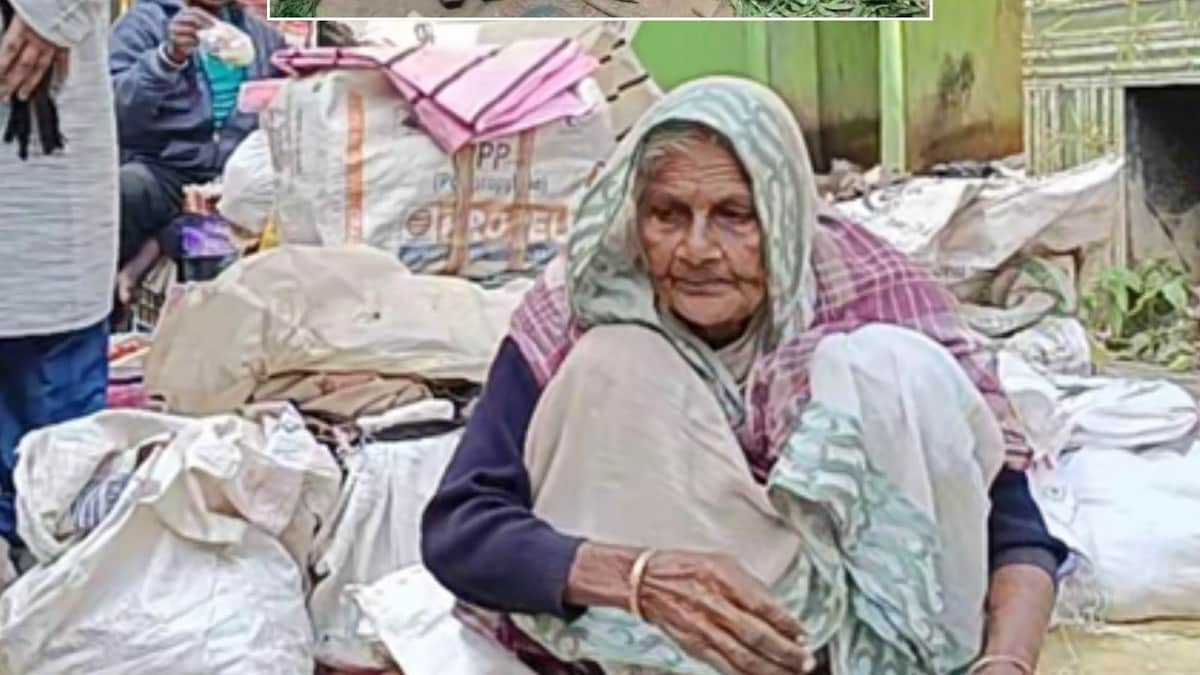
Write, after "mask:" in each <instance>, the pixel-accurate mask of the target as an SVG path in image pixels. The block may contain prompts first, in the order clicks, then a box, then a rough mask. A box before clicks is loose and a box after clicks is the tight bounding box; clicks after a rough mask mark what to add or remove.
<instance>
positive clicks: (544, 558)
mask: <svg viewBox="0 0 1200 675" xmlns="http://www.w3.org/2000/svg"><path fill="white" fill-rule="evenodd" d="M540 394H541V391H540V389H539V388H538V385H537V381H536V380H535V379H534V377H533V373H532V371H531V370H530V368H529V365H528V363H527V362H526V361H525V358H524V357H523V356H522V355H521V352H520V351H519V349H518V348H517V346H516V344H515V343H514V342H512V340H511V339H506V340H505V341H504V344H503V345H502V346H501V349H500V353H499V355H498V356H497V357H496V361H495V363H493V364H492V370H491V374H490V375H489V376H488V382H487V385H486V387H485V388H484V391H483V395H482V397H481V398H480V400H479V402H478V404H477V405H476V408H475V411H474V412H473V413H472V415H471V419H470V421H469V422H468V423H467V428H466V431H465V433H464V435H463V438H462V442H461V444H460V445H459V448H458V451H457V452H456V453H455V455H454V458H453V460H452V461H451V462H450V465H449V467H448V468H447V469H446V474H445V476H444V477H443V478H442V484H441V486H440V488H439V489H438V491H437V494H435V495H434V497H433V499H432V500H431V501H430V503H429V506H428V508H427V509H426V511H425V516H424V520H423V522H422V527H421V530H422V537H421V553H422V556H423V557H424V560H425V565H426V566H427V567H428V568H429V570H430V571H431V572H432V573H433V574H434V576H436V577H437V579H438V580H439V581H440V582H441V583H442V585H444V586H445V587H446V588H447V589H449V590H450V591H451V592H453V593H454V594H455V595H456V596H458V597H459V598H460V599H462V600H465V601H466V602H469V603H471V604H474V605H477V606H479V607H484V608H487V609H491V610H495V611H501V612H517V613H545V614H553V615H557V616H560V617H569V616H572V615H573V614H574V613H575V611H574V610H576V609H577V608H571V607H568V606H566V605H565V604H564V602H563V593H564V591H565V589H566V584H567V574H568V572H569V571H570V569H571V565H572V563H573V562H574V559H575V550H576V548H578V546H579V544H580V541H581V540H579V539H576V538H574V537H569V536H566V535H563V534H561V533H559V532H557V531H555V530H554V528H552V527H550V525H548V524H547V523H545V522H543V521H541V520H539V519H538V518H537V517H536V516H534V515H533V513H532V511H531V509H532V505H533V500H532V497H531V491H530V486H529V476H528V475H527V474H526V472H525V464H524V461H523V459H522V451H523V448H524V447H525V433H526V430H527V429H528V428H529V421H530V418H531V417H532V416H533V410H534V408H535V407H536V405H537V402H538V398H539V396H540ZM991 497H992V513H991V517H990V518H989V520H988V534H989V537H990V541H989V554H990V558H991V565H992V568H993V569H995V568H997V567H1000V566H1003V565H1007V564H1012V563H1026V564H1033V565H1036V566H1038V567H1041V568H1042V569H1045V570H1046V572H1047V573H1049V574H1050V575H1051V576H1054V573H1055V570H1056V569H1057V567H1058V565H1059V564H1061V563H1062V561H1063V560H1064V559H1065V558H1066V554H1067V551H1066V548H1065V547H1064V546H1063V545H1062V544H1061V543H1060V542H1058V541H1057V540H1055V539H1054V538H1052V537H1051V536H1050V533H1049V531H1048V530H1047V529H1046V524H1045V521H1043V519H1042V515H1041V511H1040V510H1039V509H1038V507H1037V504H1036V503H1035V502H1034V501H1033V497H1032V495H1031V494H1030V492H1029V484H1028V482H1027V480H1026V478H1025V474H1023V473H1020V472H1016V471H1012V470H1008V469H1005V470H1003V471H1001V472H1000V475H999V476H998V477H997V478H996V481H995V483H993V485H992V490H991Z"/></svg>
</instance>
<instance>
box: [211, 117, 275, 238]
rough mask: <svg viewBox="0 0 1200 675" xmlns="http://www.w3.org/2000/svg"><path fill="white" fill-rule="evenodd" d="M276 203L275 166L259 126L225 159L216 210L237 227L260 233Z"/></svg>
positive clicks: (265, 135) (252, 232)
mask: <svg viewBox="0 0 1200 675" xmlns="http://www.w3.org/2000/svg"><path fill="white" fill-rule="evenodd" d="M274 205H275V167H274V165H273V164H272V163H271V146H270V144H269V143H268V142H267V134H266V132H264V131H263V130H262V129H258V130H256V131H254V132H253V133H251V134H250V135H249V136H247V137H246V138H245V140H243V141H242V142H241V144H240V145H238V147H237V149H236V150H234V151H233V154H232V155H230V156H229V159H228V160H226V162H225V170H224V172H223V173H222V176H221V198H220V200H219V201H218V202H217V212H218V213H220V214H221V215H222V216H223V217H224V218H225V219H226V220H228V221H229V222H231V223H233V224H234V225H237V226H238V227H239V228H241V229H243V230H245V231H247V232H249V233H251V234H254V235H261V234H262V233H263V230H264V229H266V227H267V222H268V221H269V220H270V219H271V209H272V208H273V207H274Z"/></svg>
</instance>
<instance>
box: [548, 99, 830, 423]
mask: <svg viewBox="0 0 1200 675" xmlns="http://www.w3.org/2000/svg"><path fill="white" fill-rule="evenodd" d="M669 122H691V123H696V124H700V125H703V126H706V127H708V128H710V129H712V130H713V131H716V132H717V133H719V134H720V135H721V136H723V137H724V138H725V139H726V140H727V141H728V142H729V145H730V146H731V147H732V148H733V150H734V152H735V154H736V155H737V158H738V159H739V160H740V161H741V163H742V166H743V168H744V169H745V171H746V174H747V175H748V176H749V177H750V180H751V189H752V192H753V194H754V201H755V207H756V210H757V213H758V220H759V223H760V224H761V227H762V234H763V255H764V263H765V265H766V271H767V298H768V305H769V306H768V308H767V309H768V312H767V316H768V319H767V321H766V325H764V326H762V330H761V337H760V340H761V344H760V345H756V346H755V348H756V349H769V348H771V347H772V346H774V345H777V344H779V342H780V341H782V340H784V339H786V338H788V337H790V336H792V335H795V334H796V333H798V332H801V331H803V330H804V329H805V328H807V327H808V326H809V325H810V324H811V323H812V321H813V308H814V304H815V301H816V284H815V283H814V279H813V270H812V264H811V258H812V238H813V232H814V231H815V228H816V221H817V215H818V209H819V204H820V203H821V200H820V199H819V197H818V194H817V189H816V183H815V181H814V179H813V173H812V164H811V162H810V160H809V155H808V148H807V146H806V145H805V142H804V136H803V135H802V134H801V132H800V128H799V126H798V125H797V124H796V121H795V118H794V117H793V115H792V112H791V110H789V109H788V107H787V105H786V104H785V103H784V102H783V101H782V100H781V99H780V98H779V97H778V96H777V95H776V94H774V93H773V92H772V91H770V90H769V89H767V88H766V87H763V86H762V85H759V84H756V83H754V82H751V81H749V80H742V79H736V78H724V77H721V78H707V79H703V80H698V81H696V82H693V83H691V84H688V85H684V86H683V87H680V88H679V89H676V90H675V91H673V92H672V93H671V94H669V95H668V96H666V97H664V98H663V99H662V100H661V101H660V102H659V103H658V105H656V106H655V107H653V108H652V109H651V110H650V111H649V112H648V113H647V114H646V115H645V116H643V118H642V119H641V120H640V121H639V122H638V124H637V125H636V126H635V127H634V128H633V130H632V131H631V132H630V134H629V135H627V136H626V137H625V139H624V141H623V142H622V143H621V144H620V146H619V147H618V148H617V150H616V152H615V153H614V155H613V157H612V159H611V161H610V162H609V164H608V165H607V167H606V169H605V171H604V172H603V173H602V174H601V175H600V177H599V178H598V180H597V181H596V183H595V184H594V185H593V187H592V188H591V189H590V190H589V191H588V192H587V193H586V194H585V195H584V197H583V199H582V200H581V201H580V203H579V205H578V209H577V212H576V220H575V222H574V224H573V226H572V229H571V233H570V237H569V241H568V247H567V257H566V269H565V270H552V271H551V275H557V274H563V275H564V276H563V277H562V278H561V279H559V278H557V277H556V278H555V281H556V282H559V281H562V282H565V288H566V296H567V298H569V310H570V313H571V315H572V317H573V318H574V320H575V321H576V322H577V323H578V325H579V328H580V329H581V330H582V329H586V328H588V327H590V326H595V325H599V324H605V323H637V324H642V325H645V326H649V327H652V328H654V329H656V330H658V331H660V332H661V333H663V334H664V335H665V336H667V337H668V338H669V339H670V340H671V341H672V342H673V343H674V344H675V346H676V347H677V348H678V349H679V350H680V352H681V353H682V354H683V355H684V356H685V358H687V359H688V361H689V362H691V364H692V365H693V366H694V367H695V368H696V369H697V370H698V371H699V372H700V374H701V375H702V376H703V377H704V378H705V380H707V381H709V382H710V383H712V385H713V387H714V390H715V393H716V394H717V397H718V399H719V400H720V401H721V402H722V405H723V406H724V407H725V409H726V411H727V413H729V414H730V415H731V417H733V418H734V419H739V418H740V417H741V416H742V414H743V412H744V411H743V410H742V399H743V397H742V395H741V392H740V391H739V387H738V385H737V381H736V380H737V379H738V378H737V377H735V375H734V374H733V373H730V372H729V369H728V368H726V367H725V366H724V365H723V364H722V360H721V358H720V356H719V355H718V354H716V353H715V352H714V351H713V350H712V349H711V348H709V347H708V346H707V345H705V344H704V343H703V342H702V341H701V340H699V339H698V338H696V337H695V336H694V335H692V334H691V333H690V332H689V331H687V330H686V329H685V328H683V326H682V324H681V323H680V322H678V321H671V320H669V319H668V320H664V319H663V317H661V316H660V314H659V311H658V309H657V307H656V305H655V296H654V291H653V288H652V282H651V280H650V278H649V277H648V275H646V273H645V271H644V270H642V269H641V268H640V267H639V266H638V265H637V261H636V260H635V259H634V258H633V257H632V256H631V255H630V251H631V250H636V242H633V241H631V240H630V239H631V238H632V237H636V227H635V223H636V219H637V204H636V195H635V194H634V183H635V178H636V173H637V168H638V165H639V164H640V161H641V157H642V152H643V150H644V148H645V145H646V140H647V138H648V137H649V136H650V134H651V132H653V131H654V130H655V129H656V128H658V127H660V126H661V125H663V124H665V123H669Z"/></svg>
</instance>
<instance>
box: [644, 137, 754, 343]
mask: <svg viewBox="0 0 1200 675" xmlns="http://www.w3.org/2000/svg"><path fill="white" fill-rule="evenodd" d="M638 231H639V234H640V236H641V241H642V246H643V249H644V250H645V252H646V257H647V259H648V262H649V268H650V269H649V272H650V276H651V278H652V280H653V282H654V288H655V292H656V293H657V295H658V297H659V300H660V302H662V303H663V304H664V305H666V306H667V307H669V308H670V310H671V311H672V313H673V314H674V315H675V316H676V317H677V318H679V319H680V320H681V321H683V322H684V323H686V324H687V325H688V326H689V327H690V328H691V329H692V330H693V331H695V332H696V333H697V335H698V336H699V337H701V338H702V339H704V340H706V341H708V342H709V343H712V344H715V345H717V346H720V344H722V343H727V342H730V341H732V340H734V339H736V338H737V337H739V336H740V335H741V334H742V332H743V331H744V330H745V328H746V325H747V323H748V322H749V321H750V319H751V318H752V317H753V316H754V313H755V312H757V311H758V309H759V307H760V306H761V305H762V304H763V301H764V299H765V297H766V286H767V283H766V270H765V269H764V266H763V255H762V232H761V229H760V227H759V223H758V216H757V214H756V212H755V208H754V195H753V193H752V192H751V189H750V184H749V182H747V180H746V176H745V174H744V172H743V171H742V166H741V163H740V162H739V161H738V160H737V158H736V157H735V156H734V155H733V154H731V153H730V152H729V151H728V150H726V149H725V148H724V147H722V146H721V145H719V144H717V143H715V142H712V141H708V140H704V139H700V138H697V139H695V140H690V139H689V140H687V141H684V142H683V143H681V144H679V145H677V146H676V147H674V148H672V149H671V150H670V151H668V152H667V153H666V154H664V155H663V156H662V157H661V158H659V159H658V161H657V162H656V163H655V164H654V166H653V169H652V172H651V175H650V176H649V180H648V183H647V185H646V188H645V191H644V192H643V194H642V197H641V203H640V204H639V222H638Z"/></svg>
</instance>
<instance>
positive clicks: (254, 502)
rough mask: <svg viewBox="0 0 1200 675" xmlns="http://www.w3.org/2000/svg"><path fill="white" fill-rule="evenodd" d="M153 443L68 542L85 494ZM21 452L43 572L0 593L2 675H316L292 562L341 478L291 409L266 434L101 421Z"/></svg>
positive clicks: (28, 513) (120, 415)
mask: <svg viewBox="0 0 1200 675" xmlns="http://www.w3.org/2000/svg"><path fill="white" fill-rule="evenodd" d="M163 437H166V438H169V440H168V441H167V442H166V444H165V445H164V446H162V447H161V448H159V449H158V450H157V451H155V452H154V453H153V454H152V455H150V457H149V458H148V459H146V460H145V461H144V463H143V464H141V466H140V468H137V469H136V473H135V474H134V476H133V478H132V479H131V481H130V483H129V485H128V487H127V488H126V489H125V490H124V491H123V492H122V494H121V497H120V499H119V500H118V501H117V503H116V505H115V506H114V508H113V510H112V511H111V512H110V513H109V514H108V516H107V517H106V518H104V520H102V521H101V522H100V524H99V526H98V527H97V528H96V529H95V530H93V531H91V532H90V533H88V534H86V536H84V534H83V533H80V532H74V531H72V526H71V518H70V517H69V515H70V514H69V512H70V508H71V504H72V503H73V502H74V500H75V498H76V497H77V496H78V494H79V491H80V489H82V486H83V484H84V483H85V482H86V481H87V480H88V479H89V478H90V477H91V476H93V475H96V474H98V473H102V472H107V471H128V470H132V469H133V468H134V466H135V463H136V462H135V459H134V455H135V454H136V450H133V448H136V447H137V446H139V445H140V444H142V443H143V442H145V441H146V440H148V439H151V438H163ZM20 455H21V462H20V463H19V464H18V467H17V471H16V477H15V478H16V484H17V490H18V495H19V496H18V507H19V523H20V525H19V527H20V533H21V536H22V537H23V538H24V539H25V541H26V542H27V543H28V544H29V547H30V549H31V551H32V552H33V553H34V555H35V556H36V557H37V558H38V560H39V564H38V565H37V566H36V567H34V568H33V569H32V570H30V571H29V572H27V573H26V574H25V575H24V576H23V577H21V578H20V579H19V580H17V582H16V583H14V584H13V585H12V586H10V587H9V588H8V589H7V590H6V592H5V593H4V594H3V595H2V596H0V673H3V674H5V675H73V674H80V675H83V674H86V675H126V674H128V673H172V674H173V675H218V674H219V675H235V674H237V675H241V674H245V675H311V673H312V667H313V666H312V664H313V651H314V645H313V633H312V625H311V623H310V621H309V618H308V612H307V611H306V608H305V605H304V593H305V574H304V573H303V571H302V561H304V560H305V559H307V557H308V555H309V553H310V548H311V544H312V536H313V535H312V533H313V531H314V529H315V527H316V524H317V523H318V522H323V521H327V520H328V519H329V517H330V516H331V515H332V511H333V507H334V505H335V503H336V500H337V493H338V484H339V482H340V480H341V475H340V471H339V469H338V467H337V464H336V463H335V462H334V460H333V458H332V456H331V455H330V454H329V452H328V451H327V450H326V449H325V448H323V447H322V446H320V445H318V444H317V442H316V440H315V439H313V437H312V436H311V435H310V434H309V433H308V432H307V431H305V429H304V426H303V422H302V421H301V419H300V418H299V416H298V415H297V414H296V413H295V412H294V411H293V410H291V409H290V408H286V409H284V412H283V414H282V415H281V416H280V417H278V418H275V419H270V420H264V422H263V424H262V425H259V424H257V423H253V422H249V421H246V420H242V419H238V418H234V417H216V418H207V419H183V418H177V417H169V416H165V415H157V414H153V413H145V412H140V411H110V412H103V413H99V414H97V415H95V416H92V417H89V418H85V419H81V420H77V421H74V422H69V423H67V424H63V425H59V426H54V427H49V428H46V429H42V430H39V431H35V432H33V433H32V434H30V435H28V436H27V437H26V438H25V439H24V440H23V441H22V443H21V446H20Z"/></svg>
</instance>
